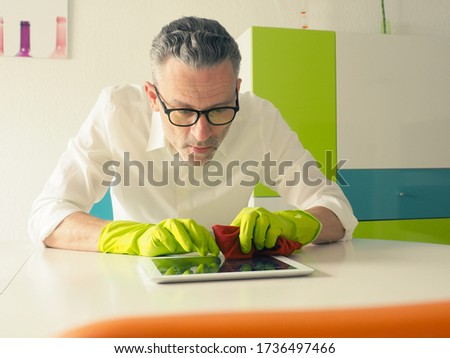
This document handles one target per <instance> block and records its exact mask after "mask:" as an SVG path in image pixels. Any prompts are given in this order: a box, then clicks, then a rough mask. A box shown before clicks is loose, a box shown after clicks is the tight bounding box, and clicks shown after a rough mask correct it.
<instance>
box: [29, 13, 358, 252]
mask: <svg viewBox="0 0 450 358" xmlns="http://www.w3.org/2000/svg"><path fill="white" fill-rule="evenodd" d="M150 55H151V56H150V57H151V65H152V77H153V79H152V82H151V83H150V82H147V83H145V86H144V88H142V87H140V86H116V87H111V88H108V89H105V90H104V91H103V92H102V94H101V96H100V98H99V100H98V102H97V104H96V105H95V107H94V108H93V110H92V111H91V113H90V115H89V117H88V119H87V121H86V122H85V123H84V125H83V126H82V128H81V130H80V132H79V133H78V135H77V136H76V137H75V138H74V139H72V140H71V141H70V142H69V146H68V149H67V150H66V152H65V153H64V154H63V155H62V157H61V159H60V161H59V163H58V165H57V167H56V169H55V171H54V172H53V173H52V175H51V177H50V179H49V180H48V182H47V184H46V186H45V188H44V190H43V192H42V193H41V195H40V196H39V197H38V198H37V199H36V201H35V203H34V204H33V208H32V213H31V216H30V225H29V226H30V233H31V236H32V237H33V238H34V239H35V240H36V241H37V242H43V243H44V244H45V245H46V246H48V247H55V248H63V249H74V250H89V251H97V250H98V251H103V252H112V253H127V254H136V255H144V256H158V255H167V254H173V253H187V252H198V253H199V254H201V255H208V254H212V255H218V254H219V248H218V246H217V244H216V241H215V240H214V237H213V236H212V234H211V232H210V229H211V226H212V225H214V224H231V225H235V226H239V227H240V237H239V239H240V247H241V250H242V251H243V252H244V253H247V252H249V251H250V250H251V249H252V248H256V249H257V250H262V249H264V248H272V247H273V246H274V245H275V243H276V240H277V238H278V237H279V236H283V237H285V238H287V239H289V240H294V241H298V242H300V243H302V244H303V245H305V244H307V243H309V242H312V241H314V242H315V243H324V242H333V241H337V240H340V239H343V238H351V235H352V231H353V229H354V227H355V226H356V219H355V218H354V216H353V213H352V210H351V207H350V205H349V203H348V201H347V200H346V198H345V197H344V195H343V193H342V191H341V190H340V188H339V187H338V186H337V185H336V184H335V183H332V182H330V181H328V180H325V178H324V176H323V175H322V173H321V172H320V171H319V169H318V168H317V167H316V166H314V165H311V164H312V163H314V160H313V158H312V157H311V155H310V154H309V152H308V151H306V150H305V149H304V148H303V147H302V145H301V144H300V143H299V141H298V138H297V135H296V134H295V133H293V132H292V131H291V130H290V129H289V128H288V126H287V125H286V123H285V122H284V120H283V119H282V118H281V116H280V113H279V112H278V111H277V110H276V109H275V108H274V106H273V105H271V104H270V103H269V102H268V101H265V100H262V99H260V98H258V97H256V96H255V95H253V94H250V93H245V94H243V95H240V94H239V89H240V84H241V80H240V79H239V77H238V75H239V65H240V60H241V56H240V53H239V49H238V46H237V44H236V42H235V41H234V39H233V38H232V37H231V36H230V35H229V34H228V32H227V31H226V30H225V29H224V28H223V27H222V26H221V25H220V24H219V23H218V22H216V21H214V20H208V19H200V18H196V17H185V18H181V19H179V20H176V21H173V22H172V23H170V24H169V25H167V26H165V27H164V28H163V29H162V30H161V32H160V34H159V35H158V36H156V38H155V39H154V41H153V43H152V48H151V52H150ZM305 168H307V169H308V170H307V171H305ZM305 177H307V178H305ZM305 179H308V180H305ZM258 181H261V182H263V183H265V184H266V185H269V186H270V187H272V188H274V189H276V190H277V191H278V192H279V194H280V195H281V196H282V197H283V198H284V199H285V201H286V203H287V204H290V205H293V206H294V207H296V208H297V209H298V210H286V211H281V212H275V213H272V212H269V211H268V210H265V209H263V208H248V207H247V203H248V200H249V198H250V196H251V193H252V191H253V187H254V186H255V185H256V184H257V182H258ZM108 188H110V190H111V197H112V202H113V210H114V221H106V220H102V219H99V218H96V217H93V216H91V215H89V214H88V212H89V210H90V209H91V207H92V205H93V204H94V203H95V202H96V201H98V200H100V199H101V198H102V197H103V195H104V194H105V192H106V191H107V189H108Z"/></svg>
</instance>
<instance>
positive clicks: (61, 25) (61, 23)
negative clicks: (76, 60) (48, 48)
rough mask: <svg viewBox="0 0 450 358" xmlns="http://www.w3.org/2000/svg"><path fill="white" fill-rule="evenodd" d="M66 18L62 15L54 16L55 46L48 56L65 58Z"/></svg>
mask: <svg viewBox="0 0 450 358" xmlns="http://www.w3.org/2000/svg"><path fill="white" fill-rule="evenodd" d="M66 42H67V20H66V18H65V17H63V16H58V17H57V18H56V47H55V50H54V51H53V53H52V54H51V55H50V58H67V46H66Z"/></svg>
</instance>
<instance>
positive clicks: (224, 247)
mask: <svg viewBox="0 0 450 358" xmlns="http://www.w3.org/2000/svg"><path fill="white" fill-rule="evenodd" d="M212 229H213V231H214V236H215V238H216V242H217V245H218V246H219V249H220V251H221V252H222V254H223V255H224V256H225V258H226V259H248V258H252V257H253V256H255V255H283V256H289V255H291V254H292V253H293V252H294V251H296V250H298V249H300V248H301V247H302V246H303V245H302V244H301V243H299V242H296V241H292V240H288V239H286V238H284V237H282V236H279V237H278V239H277V242H276V244H275V246H274V247H273V248H272V249H262V250H256V248H255V247H254V245H253V246H252V249H251V250H250V252H249V253H248V254H244V253H243V252H242V251H241V247H240V245H239V226H227V225H214V226H213V227H212Z"/></svg>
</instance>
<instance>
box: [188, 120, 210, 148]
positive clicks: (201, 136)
mask: <svg viewBox="0 0 450 358" xmlns="http://www.w3.org/2000/svg"><path fill="white" fill-rule="evenodd" d="M191 134H192V135H193V136H194V138H195V139H196V140H197V141H198V142H203V141H205V140H207V139H208V138H209V137H210V136H211V124H210V123H209V122H208V120H207V119H206V115H205V114H204V113H202V114H201V115H200V118H199V119H198V121H197V122H196V123H195V124H194V125H193V126H191Z"/></svg>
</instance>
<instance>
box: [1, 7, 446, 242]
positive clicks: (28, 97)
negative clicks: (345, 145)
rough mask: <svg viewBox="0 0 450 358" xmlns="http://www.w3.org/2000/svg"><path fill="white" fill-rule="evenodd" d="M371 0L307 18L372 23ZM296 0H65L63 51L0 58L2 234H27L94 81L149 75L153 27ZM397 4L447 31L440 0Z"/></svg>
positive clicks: (241, 16) (281, 14)
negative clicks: (61, 54)
mask: <svg viewBox="0 0 450 358" xmlns="http://www.w3.org/2000/svg"><path fill="white" fill-rule="evenodd" d="M374 2H375V3H377V1H374V0H358V1H357V0H353V1H350V0H313V1H309V3H308V6H309V18H308V20H309V22H310V25H311V28H315V29H331V30H338V31H361V32H375V31H378V30H379V18H378V17H377V16H378V14H375V11H373V10H377V9H374V7H375V6H374V5H373V3H374ZM386 2H387V3H389V2H392V3H394V1H393V0H386ZM302 3H304V1H301V0H245V1H244V0H226V1H225V0H224V1H220V0H189V1H187V0H165V1H161V0H158V1H156V0H69V57H70V59H69V60H47V59H32V60H29V59H23V58H7V57H3V58H0V128H1V129H0V153H2V163H1V164H2V168H3V173H2V174H3V175H1V177H0V188H1V189H0V230H1V231H0V232H1V235H0V240H2V239H12V238H16V239H27V238H28V234H27V227H26V226H27V216H28V213H29V210H30V206H31V203H32V201H33V199H34V198H35V197H36V196H37V195H38V193H39V192H40V190H41V188H42V186H43V184H44V182H45V180H46V178H47V177H48V175H49V174H50V172H51V170H52V169H53V167H54V166H55V164H56V161H57V159H58V157H59V155H60V154H61V152H62V151H63V150H64V148H65V146H66V143H67V140H68V139H69V138H70V137H71V136H73V135H75V134H76V132H77V130H78V128H79V126H80V124H81V123H82V122H83V120H84V119H85V117H86V115H87V113H88V111H89V110H90V107H91V106H92V105H93V103H94V101H95V100H96V98H97V95H98V93H99V91H100V89H101V88H102V87H104V86H107V85H110V84H115V83H127V82H136V83H142V82H143V81H145V80H147V79H148V74H149V67H148V49H149V45H150V42H151V40H152V39H153V37H154V36H155V35H156V33H157V32H158V31H159V29H160V28H161V26H163V25H164V24H166V23H167V22H169V21H170V20H172V19H175V18H178V17H180V16H182V15H197V16H205V17H211V18H216V19H217V20H219V21H221V22H222V23H223V25H225V27H227V28H228V29H229V31H230V33H231V34H232V35H233V36H236V37H237V36H239V35H240V34H241V33H242V32H243V31H244V30H245V29H246V28H248V27H249V26H252V25H259V26H275V27H293V28H298V27H299V26H300V23H301V21H300V17H299V11H300V8H301V4H302ZM338 3H339V7H338V6H337V4H338ZM396 3H398V4H397V5H395V9H396V11H397V16H398V19H400V20H401V21H402V24H403V26H402V31H404V33H406V34H408V33H411V34H415V33H417V32H419V33H421V34H425V35H433V36H441V35H443V36H448V35H449V34H450V24H449V23H450V22H445V21H443V13H444V12H446V13H447V14H448V13H449V11H448V10H449V7H450V5H449V4H448V1H447V0H434V1H420V0H403V1H397V2H396ZM425 4H427V11H423V12H422V10H424V7H425ZM419 15H420V16H419ZM344 20H345V21H344ZM391 21H392V23H393V30H394V29H395V27H394V24H395V21H394V19H392V20H391Z"/></svg>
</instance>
